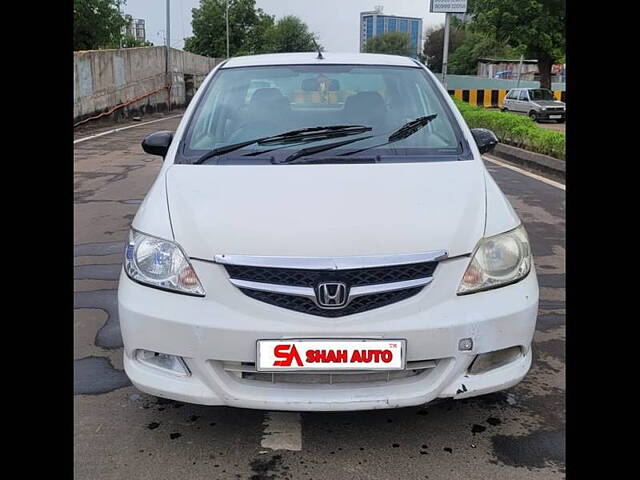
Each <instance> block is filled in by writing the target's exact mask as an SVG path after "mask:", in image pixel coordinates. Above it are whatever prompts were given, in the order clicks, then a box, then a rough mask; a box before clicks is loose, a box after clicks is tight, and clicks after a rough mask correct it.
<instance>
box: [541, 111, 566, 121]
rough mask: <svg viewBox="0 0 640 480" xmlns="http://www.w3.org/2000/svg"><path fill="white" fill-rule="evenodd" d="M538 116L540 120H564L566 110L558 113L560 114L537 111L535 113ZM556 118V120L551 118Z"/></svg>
mask: <svg viewBox="0 0 640 480" xmlns="http://www.w3.org/2000/svg"><path fill="white" fill-rule="evenodd" d="M536 113H537V115H538V118H539V119H540V120H565V118H566V115H567V112H566V110H563V111H560V112H554V111H547V110H539V111H537V112H536ZM552 116H553V117H558V118H551V117H552Z"/></svg>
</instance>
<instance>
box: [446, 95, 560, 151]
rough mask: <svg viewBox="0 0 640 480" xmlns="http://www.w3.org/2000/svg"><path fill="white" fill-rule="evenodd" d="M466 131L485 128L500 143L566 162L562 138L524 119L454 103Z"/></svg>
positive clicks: (523, 117) (510, 114) (513, 114)
mask: <svg viewBox="0 0 640 480" xmlns="http://www.w3.org/2000/svg"><path fill="white" fill-rule="evenodd" d="M454 102H455V104H456V106H457V107H458V110H460V113H461V114H462V116H463V117H464V119H465V121H466V122H467V125H468V126H469V128H488V129H489V130H492V131H493V132H494V133H495V134H496V135H497V137H498V139H499V140H500V141H501V142H502V143H506V144H507V145H513V146H514V147H518V148H523V149H525V150H530V151H532V152H536V153H542V154H544V155H549V156H551V157H554V158H559V159H560V160H565V135H564V133H562V132H554V131H551V130H545V129H543V128H540V127H539V126H538V125H537V124H536V123H535V122H534V121H533V120H531V119H530V118H529V117H526V116H524V115H518V114H515V113H506V112H505V113H502V112H499V111H497V110H488V109H486V108H482V107H474V106H472V105H469V104H468V103H466V102H463V101H461V100H458V99H455V98H454Z"/></svg>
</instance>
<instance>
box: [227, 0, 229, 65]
mask: <svg viewBox="0 0 640 480" xmlns="http://www.w3.org/2000/svg"><path fill="white" fill-rule="evenodd" d="M227 58H229V0H227Z"/></svg>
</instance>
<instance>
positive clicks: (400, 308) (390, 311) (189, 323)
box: [118, 258, 538, 411]
mask: <svg viewBox="0 0 640 480" xmlns="http://www.w3.org/2000/svg"><path fill="white" fill-rule="evenodd" d="M468 261H469V259H468V258H458V259H451V260H447V261H444V262H441V263H440V265H439V266H438V269H437V271H436V273H435V275H434V281H433V282H432V283H431V284H430V285H428V286H427V287H425V288H424V290H423V291H422V292H420V293H419V294H418V295H416V296H414V297H411V298H409V299H406V300H404V301H401V302H398V303H396V304H392V305H388V306H386V307H382V308H378V309H376V310H371V311H368V312H363V313H360V314H355V315H350V316H346V317H340V318H324V317H316V316H311V315H306V314H301V313H297V312H293V311H289V310H285V309H282V308H279V307H275V306H271V305H268V304H265V303H261V302H259V301H257V300H254V299H251V298H249V297H247V296H245V295H244V294H243V293H242V292H240V291H239V290H238V289H237V288H236V287H234V286H233V285H231V284H230V283H229V281H228V277H227V274H226V272H225V270H224V268H223V267H222V266H220V265H216V264H212V263H208V262H201V261H193V262H192V263H193V266H194V268H195V269H196V271H197V273H198V275H199V277H200V279H201V281H202V283H203V285H204V288H205V290H206V292H207V296H206V297H204V298H198V297H190V296H185V295H179V294H175V293H170V292H164V291H161V290H157V289H152V288H148V287H145V286H143V285H139V284H137V283H135V282H133V281H131V280H130V279H129V278H128V277H127V276H126V275H125V274H124V273H122V274H121V277H120V285H119V290H118V308H119V314H120V324H121V330H122V336H123V340H124V346H125V349H124V350H125V351H124V366H125V371H126V373H127V375H128V376H129V378H130V379H131V381H132V382H133V384H134V385H135V386H136V387H137V388H138V389H139V390H142V391H144V392H147V393H150V394H152V395H156V396H158V397H165V398H170V399H174V400H179V401H184V402H188V403H197V404H204V405H227V406H234V407H243V408H257V409H269V410H307V411H321V410H327V411H328V410H366V409H379V408H394V407H406V406H414V405H421V404H424V403H427V402H429V401H431V400H433V399H435V398H447V397H449V398H466V397H472V396H475V395H481V394H485V393H490V392H493V391H497V390H502V389H505V388H508V387H511V386H513V385H515V384H516V383H518V382H519V381H520V380H521V379H522V378H523V377H524V376H525V374H526V373H527V371H528V370H529V367H530V365H531V357H532V356H531V348H530V347H531V341H532V338H533V333H534V330H535V322H536V315H537V306H538V284H537V280H536V276H535V271H534V270H533V269H532V272H531V273H530V274H529V275H528V276H527V278H525V279H524V280H522V281H520V282H518V283H516V284H513V285H510V286H507V287H503V288H500V289H496V290H490V291H487V292H480V293H476V294H472V295H466V296H460V297H458V296H456V295H455V289H456V288H457V284H458V282H459V279H460V278H461V277H462V274H463V272H464V270H465V268H466V266H467V264H468ZM309 337H323V338H327V337H330V338H394V339H397V338H404V339H406V340H407V361H409V362H412V361H423V360H436V366H435V367H434V368H431V369H429V370H425V371H424V372H422V373H421V374H420V375H415V376H410V377H406V378H398V379H392V380H388V381H380V380H376V381H371V382H361V383H349V382H342V383H335V384H307V383H280V382H275V383H271V382H265V381H257V380H254V379H247V378H241V377H239V376H238V375H236V374H232V373H231V372H229V371H228V370H227V369H226V365H228V364H229V363H230V362H235V363H239V362H245V363H253V362H255V361H256V340H258V339H274V338H309ZM462 338H472V339H473V345H474V346H473V350H471V351H464V352H463V351H459V350H458V342H459V340H460V339H462ZM513 346H520V347H521V348H522V353H523V355H522V356H520V357H518V358H517V359H516V360H514V361H512V362H511V363H509V364H507V365H504V366H501V367H498V368H496V369H493V370H490V371H488V372H486V373H482V374H477V375H471V374H469V373H468V368H469V366H470V364H471V362H472V361H473V359H474V358H475V357H476V355H477V354H480V353H485V352H491V351H495V350H500V349H503V348H509V347H513ZM137 349H145V350H151V351H156V352H162V353H168V354H172V355H179V356H181V357H183V358H184V360H185V362H186V364H187V365H188V367H189V370H190V371H191V375H190V376H189V377H179V376H176V375H173V374H171V373H169V372H164V371H161V370H158V369H154V368H152V367H149V366H147V365H145V364H142V363H140V362H139V361H137V360H136V359H135V351H136V350H137ZM300 375H303V374H300Z"/></svg>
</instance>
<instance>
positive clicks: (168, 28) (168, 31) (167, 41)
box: [165, 0, 173, 111]
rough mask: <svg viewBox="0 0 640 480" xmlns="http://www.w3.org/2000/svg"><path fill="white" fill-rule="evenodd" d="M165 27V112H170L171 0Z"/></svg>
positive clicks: (168, 0)
mask: <svg viewBox="0 0 640 480" xmlns="http://www.w3.org/2000/svg"><path fill="white" fill-rule="evenodd" d="M166 16H167V18H166V20H167V26H166V30H165V33H166V36H165V45H166V49H165V50H166V51H167V52H166V55H167V62H166V68H167V111H170V110H171V86H172V83H173V78H172V74H171V49H170V48H169V47H171V0H167V15H166Z"/></svg>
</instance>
